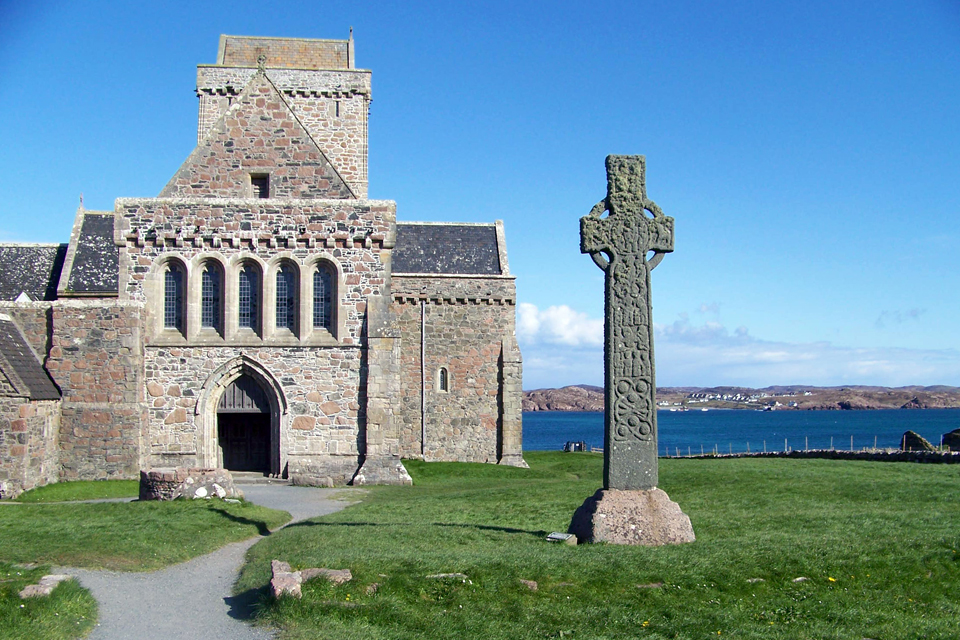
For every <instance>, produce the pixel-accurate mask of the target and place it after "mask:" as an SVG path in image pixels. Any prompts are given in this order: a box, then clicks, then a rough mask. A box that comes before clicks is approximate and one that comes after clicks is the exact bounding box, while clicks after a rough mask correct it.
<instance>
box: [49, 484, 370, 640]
mask: <svg viewBox="0 0 960 640" xmlns="http://www.w3.org/2000/svg"><path fill="white" fill-rule="evenodd" d="M240 488H241V489H242V490H243V493H244V495H245V496H246V498H247V500H249V501H250V502H254V503H256V504H259V505H263V506H265V507H270V508H272V509H281V510H283V511H289V512H290V515H292V516H293V522H296V521H297V520H303V519H305V518H312V517H314V516H318V515H326V514H328V513H334V512H335V511H339V510H341V509H343V508H344V507H346V506H348V505H349V504H352V503H351V502H346V501H339V500H336V499H335V497H336V496H337V494H340V495H341V496H342V497H348V496H344V495H343V494H345V493H346V494H348V495H349V494H354V495H356V494H355V493H354V490H338V489H316V488H311V487H292V486H286V485H261V484H245V485H242V486H241V487H240ZM357 493H359V492H357ZM258 540H260V538H259V537H256V538H252V539H250V540H245V541H243V542H236V543H233V544H229V545H227V546H225V547H222V548H221V549H218V550H217V551H214V552H213V553H209V554H207V555H205V556H200V557H199V558H194V559H193V560H190V561H188V562H184V563H182V564H178V565H174V566H172V567H168V568H166V569H162V570H160V571H154V572H151V573H119V572H115V571H92V570H89V569H75V568H59V569H57V572H63V573H69V574H72V575H75V576H77V578H78V579H79V580H80V583H81V584H82V585H83V586H84V587H86V588H87V589H89V590H90V592H91V593H92V594H93V597H94V598H96V599H97V603H98V604H99V605H100V616H99V622H98V623H97V626H96V628H94V630H93V633H91V634H90V636H89V638H90V640H130V639H132V638H136V639H137V640H154V639H155V640H177V639H180V638H182V639H184V640H197V639H199V638H203V639H205V640H207V639H209V640H217V639H220V638H223V639H224V640H267V639H269V638H272V637H273V633H272V632H270V631H269V630H266V629H261V628H256V627H252V626H250V625H249V624H247V623H246V622H244V620H247V619H249V617H250V612H251V606H252V605H253V604H255V602H256V599H257V595H256V594H255V593H245V594H240V595H237V596H231V595H230V594H231V591H232V588H233V584H234V582H236V579H237V575H238V572H239V570H240V567H241V565H242V564H243V558H244V554H245V553H246V552H247V549H249V548H250V547H251V546H253V545H254V544H255V543H256V542H257V541H258Z"/></svg>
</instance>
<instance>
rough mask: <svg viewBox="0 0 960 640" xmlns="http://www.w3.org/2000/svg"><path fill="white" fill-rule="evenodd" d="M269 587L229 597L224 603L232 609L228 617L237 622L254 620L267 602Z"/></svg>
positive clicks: (248, 590) (249, 590) (228, 612)
mask: <svg viewBox="0 0 960 640" xmlns="http://www.w3.org/2000/svg"><path fill="white" fill-rule="evenodd" d="M268 593H269V587H267V586H263V587H257V588H255V589H247V590H246V591H244V592H243V593H238V594H237V595H235V596H227V597H226V598H224V599H223V603H224V604H225V605H227V606H228V607H230V609H229V610H228V611H227V615H228V616H230V617H231V618H234V619H235V620H253V619H254V618H255V617H256V616H257V612H259V611H260V609H261V608H262V607H263V603H264V602H266V599H267V594H268Z"/></svg>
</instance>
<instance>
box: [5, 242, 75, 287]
mask: <svg viewBox="0 0 960 640" xmlns="http://www.w3.org/2000/svg"><path fill="white" fill-rule="evenodd" d="M66 253H67V245H65V244H4V245H0V300H16V299H17V298H18V297H19V296H20V294H21V293H26V294H27V295H28V296H30V299H31V300H53V299H54V298H56V297H57V283H58V282H59V281H60V272H61V270H62V269H63V258H64V256H65V255H66Z"/></svg>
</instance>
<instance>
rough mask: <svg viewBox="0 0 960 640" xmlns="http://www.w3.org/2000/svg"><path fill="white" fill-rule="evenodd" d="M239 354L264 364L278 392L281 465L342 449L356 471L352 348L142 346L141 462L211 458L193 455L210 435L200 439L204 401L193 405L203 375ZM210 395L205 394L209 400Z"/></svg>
mask: <svg viewBox="0 0 960 640" xmlns="http://www.w3.org/2000/svg"><path fill="white" fill-rule="evenodd" d="M241 356H242V357H244V358H248V359H249V360H252V361H254V362H256V363H258V364H259V365H261V366H262V367H263V369H264V370H266V371H268V372H269V374H270V375H271V376H272V377H273V378H274V379H275V380H277V381H278V383H279V385H280V388H281V390H282V393H283V395H284V397H285V399H286V405H287V413H286V414H285V415H283V416H281V421H280V451H281V467H283V466H286V465H285V464H284V463H285V462H289V459H299V460H300V461H301V462H305V461H306V460H310V459H317V458H321V459H326V458H328V457H338V458H341V457H344V456H346V457H347V458H348V459H349V464H351V465H352V468H351V472H353V471H356V469H357V463H358V455H359V438H360V428H359V427H360V419H359V416H360V413H361V405H360V401H361V397H360V395H361V393H360V367H361V350H360V349H359V348H357V347H344V348H340V347H331V348H266V347H265V348H259V349H249V348H244V349H240V348H230V347H222V348H210V347H192V348H191V347H182V348H180V347H177V348H147V350H146V383H147V393H148V396H149V397H148V404H149V409H148V412H149V430H150V457H149V466H150V467H168V466H208V465H215V464H216V462H217V461H216V460H208V461H204V460H201V459H200V456H201V453H200V451H201V449H202V448H203V447H204V446H205V444H209V445H212V442H209V443H204V442H203V438H204V437H205V436H204V434H203V433H202V427H203V425H202V421H203V415H202V414H203V410H204V407H198V402H201V399H202V396H203V388H204V386H205V385H206V386H209V384H210V382H215V380H211V376H216V372H217V371H218V369H222V368H223V365H225V364H226V363H228V362H230V361H231V360H234V359H236V358H240V357H241ZM218 399H219V398H213V397H212V398H210V402H211V404H212V403H214V402H215V401H216V400H218ZM207 409H210V410H213V408H212V407H207ZM210 436H211V437H212V433H211V434H210ZM214 455H216V452H214ZM221 462H222V461H221ZM281 471H282V468H281ZM346 480H349V477H347V478H346ZM346 480H342V481H341V482H337V484H343V483H345V482H346Z"/></svg>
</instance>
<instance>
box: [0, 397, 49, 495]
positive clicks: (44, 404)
mask: <svg viewBox="0 0 960 640" xmlns="http://www.w3.org/2000/svg"><path fill="white" fill-rule="evenodd" d="M0 425H2V427H0V498H15V497H16V496H18V495H19V494H20V493H22V492H23V491H27V490H28V489H33V488H34V487H39V486H43V485H45V484H49V483H51V482H56V481H57V479H58V477H59V466H58V455H57V454H58V452H59V448H58V437H59V428H60V401H58V400H41V401H31V400H28V399H26V398H9V397H8V398H0Z"/></svg>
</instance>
